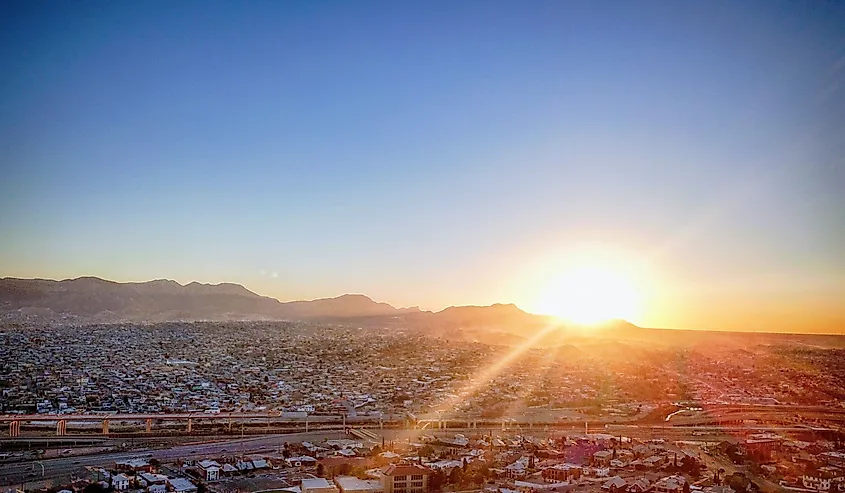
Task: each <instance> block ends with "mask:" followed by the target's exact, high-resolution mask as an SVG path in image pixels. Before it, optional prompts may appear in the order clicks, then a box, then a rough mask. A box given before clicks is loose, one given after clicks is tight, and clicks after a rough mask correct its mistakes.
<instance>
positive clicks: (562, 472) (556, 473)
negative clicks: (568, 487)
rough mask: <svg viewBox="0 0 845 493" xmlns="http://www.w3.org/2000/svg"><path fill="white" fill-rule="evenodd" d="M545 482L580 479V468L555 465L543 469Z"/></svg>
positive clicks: (570, 465) (572, 465)
mask: <svg viewBox="0 0 845 493" xmlns="http://www.w3.org/2000/svg"><path fill="white" fill-rule="evenodd" d="M542 475H543V479H545V480H546V481H567V482H568V481H574V480H576V479H578V478H580V477H581V466H578V465H575V464H555V465H553V466H551V467H547V468H546V469H543V473H542Z"/></svg>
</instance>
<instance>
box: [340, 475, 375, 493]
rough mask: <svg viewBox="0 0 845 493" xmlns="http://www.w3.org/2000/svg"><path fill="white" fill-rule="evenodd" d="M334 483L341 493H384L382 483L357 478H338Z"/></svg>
mask: <svg viewBox="0 0 845 493" xmlns="http://www.w3.org/2000/svg"><path fill="white" fill-rule="evenodd" d="M334 482H335V484H336V485H337V487H338V488H340V493H383V492H384V488H383V487H382V485H381V481H377V480H373V479H369V480H368V479H358V478H356V477H355V476H337V477H336V478H334Z"/></svg>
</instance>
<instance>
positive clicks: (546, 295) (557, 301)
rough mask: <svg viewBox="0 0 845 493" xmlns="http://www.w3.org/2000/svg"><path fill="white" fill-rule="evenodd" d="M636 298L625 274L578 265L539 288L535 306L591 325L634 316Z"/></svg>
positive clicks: (637, 310)
mask: <svg viewBox="0 0 845 493" xmlns="http://www.w3.org/2000/svg"><path fill="white" fill-rule="evenodd" d="M639 298H640V297H639V294H638V292H637V290H636V288H635V287H634V285H633V283H632V282H631V281H630V280H629V279H627V278H626V277H625V276H624V275H622V274H620V273H618V272H614V271H612V270H610V269H607V268H603V267H599V266H579V267H576V268H574V269H570V270H568V271H565V272H563V273H561V274H560V275H558V276H557V277H555V278H554V279H553V280H552V281H551V282H550V283H549V284H548V285H547V286H546V287H545V289H543V290H542V294H541V296H540V299H539V300H538V301H537V307H538V311H541V312H542V313H546V314H548V315H553V316H556V317H558V318H560V319H562V320H566V321H568V322H574V323H576V324H583V325H591V324H597V323H601V322H605V321H608V320H612V319H623V320H628V321H631V320H633V319H636V318H637V316H638V315H639V310H640V299H639Z"/></svg>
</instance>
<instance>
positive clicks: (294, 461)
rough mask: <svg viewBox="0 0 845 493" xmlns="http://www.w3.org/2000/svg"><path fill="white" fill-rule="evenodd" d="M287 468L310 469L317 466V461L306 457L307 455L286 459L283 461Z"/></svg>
mask: <svg viewBox="0 0 845 493" xmlns="http://www.w3.org/2000/svg"><path fill="white" fill-rule="evenodd" d="M285 462H286V463H287V465H288V467H311V466H315V465H317V459H315V458H313V457H311V456H308V455H301V456H299V457H288V458H287V459H285Z"/></svg>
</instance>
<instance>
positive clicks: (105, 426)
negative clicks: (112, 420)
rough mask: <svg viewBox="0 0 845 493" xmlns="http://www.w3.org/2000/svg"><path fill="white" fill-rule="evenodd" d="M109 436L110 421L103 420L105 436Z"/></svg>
mask: <svg viewBox="0 0 845 493" xmlns="http://www.w3.org/2000/svg"><path fill="white" fill-rule="evenodd" d="M108 434H109V420H107V419H104V420H103V435H108Z"/></svg>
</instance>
